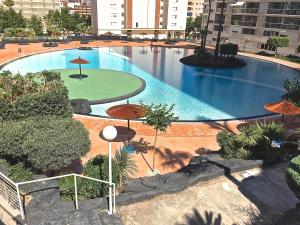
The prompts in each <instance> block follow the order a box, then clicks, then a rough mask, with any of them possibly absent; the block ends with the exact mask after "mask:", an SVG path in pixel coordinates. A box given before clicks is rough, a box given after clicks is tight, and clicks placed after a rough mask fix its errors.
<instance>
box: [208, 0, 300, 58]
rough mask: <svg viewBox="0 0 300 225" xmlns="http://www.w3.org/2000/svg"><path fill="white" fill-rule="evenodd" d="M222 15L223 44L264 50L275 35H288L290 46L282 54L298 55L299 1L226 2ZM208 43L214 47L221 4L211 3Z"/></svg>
mask: <svg viewBox="0 0 300 225" xmlns="http://www.w3.org/2000/svg"><path fill="white" fill-rule="evenodd" d="M225 2H226V5H225V9H224V16H223V26H222V29H223V32H222V35H221V38H222V41H223V42H231V43H236V44H238V45H239V49H240V50H242V51H243V50H244V51H253V52H255V51H261V50H265V49H268V48H267V46H266V45H265V43H266V42H267V39H268V38H269V37H270V36H272V35H279V36H288V37H289V38H290V46H289V47H287V48H280V49H279V53H282V54H296V53H297V52H296V49H297V47H298V45H299V44H300V0H288V1H284V0H262V1H256V0H243V1H234V0H226V1H225ZM211 3H212V7H211V16H210V20H209V26H208V30H209V34H208V37H207V40H208V43H209V44H212V45H214V44H215V41H216V39H217V33H218V27H219V22H220V19H221V6H222V1H220V0H212V1H211ZM208 10H209V4H208V0H205V3H204V24H206V22H207V15H208Z"/></svg>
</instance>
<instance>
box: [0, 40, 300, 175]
mask: <svg viewBox="0 0 300 225" xmlns="http://www.w3.org/2000/svg"><path fill="white" fill-rule="evenodd" d="M150 44H151V43H150V42H149V41H145V42H124V41H111V42H107V41H93V42H90V43H89V44H88V45H84V46H92V47H104V46H149V45H150ZM154 45H157V46H169V47H182V48H187V47H192V45H191V43H188V42H181V43H177V44H176V45H175V46H174V45H165V44H164V43H162V42H157V43H154ZM80 46H83V45H80V43H79V42H77V41H74V42H70V43H68V44H59V46H58V47H56V48H44V47H42V43H34V44H29V45H22V46H21V45H18V44H7V45H6V49H0V64H1V63H4V62H6V61H9V60H12V59H15V58H18V57H21V56H26V55H30V54H36V53H41V52H48V51H55V50H62V49H68V48H78V47H80ZM18 48H21V49H22V53H21V54H18ZM240 54H241V55H246V56H250V57H255V58H259V59H263V60H269V61H273V62H277V63H280V64H284V65H287V66H291V67H293V68H295V69H299V70H300V65H299V64H295V63H290V62H286V61H283V60H279V59H274V58H269V57H265V56H258V55H253V54H249V53H240ZM75 118H76V119H78V120H79V121H81V122H82V123H83V124H84V126H85V127H86V128H87V129H88V131H89V134H90V139H91V142H92V146H91V150H90V152H89V153H88V154H87V155H86V156H85V157H84V158H83V159H82V163H85V162H86V161H87V160H88V159H90V158H92V157H94V156H95V155H97V154H107V143H106V142H105V141H104V140H102V139H101V138H100V137H99V132H100V131H101V130H102V129H103V128H104V127H105V126H106V125H115V126H119V127H118V130H119V132H120V133H121V134H122V135H121V137H120V138H119V142H117V143H114V149H118V148H119V147H120V146H121V145H122V141H124V140H128V139H130V140H133V141H134V142H136V144H137V145H139V146H140V145H141V142H145V141H146V142H147V143H148V144H149V145H151V144H152V143H153V140H154V131H153V129H151V128H149V127H146V126H144V125H143V124H142V123H140V122H132V131H131V132H130V133H129V134H128V133H126V131H127V130H126V128H125V127H126V126H127V124H126V121H116V120H107V119H100V118H95V117H85V116H78V115H75ZM241 122H243V121H230V122H210V123H174V124H173V125H172V127H171V128H169V129H168V130H167V133H162V134H159V137H158V146H157V147H158V149H159V153H158V154H157V161H156V167H157V169H158V170H159V171H160V173H162V174H164V173H167V172H171V171H175V170H177V169H178V168H181V167H182V166H183V165H186V164H187V162H188V161H189V160H190V159H191V158H192V156H194V155H196V154H198V153H202V152H205V151H206V149H210V150H217V149H218V145H217V142H216V134H217V133H218V132H219V131H221V130H223V129H225V128H226V129H230V130H232V131H233V132H237V130H238V129H237V126H238V125H239V124H240V123H241ZM298 125H299V123H297V126H298ZM298 127H299V126H298ZM142 150H143V149H142ZM151 155H152V154H147V153H145V154H144V157H145V159H146V161H147V162H149V163H150V162H151V161H152V159H151ZM145 159H144V158H143V157H142V155H141V154H135V160H136V162H137V164H138V167H139V171H138V173H137V174H136V177H139V176H145V175H147V170H148V169H147V168H148V167H147V164H146V162H145Z"/></svg>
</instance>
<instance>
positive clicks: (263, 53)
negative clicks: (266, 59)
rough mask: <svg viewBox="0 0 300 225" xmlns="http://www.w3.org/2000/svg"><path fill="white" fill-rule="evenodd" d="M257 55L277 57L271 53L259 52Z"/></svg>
mask: <svg viewBox="0 0 300 225" xmlns="http://www.w3.org/2000/svg"><path fill="white" fill-rule="evenodd" d="M256 54H257V55H262V56H270V57H273V56H275V55H274V54H270V53H268V52H265V51H260V52H257V53H256Z"/></svg>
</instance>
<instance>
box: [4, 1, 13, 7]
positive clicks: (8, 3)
mask: <svg viewBox="0 0 300 225" xmlns="http://www.w3.org/2000/svg"><path fill="white" fill-rule="evenodd" d="M3 4H4V5H5V6H6V7H8V8H11V7H13V6H14V5H15V3H14V1H13V0H5V1H4V2H3Z"/></svg>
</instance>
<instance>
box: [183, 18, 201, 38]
mask: <svg viewBox="0 0 300 225" xmlns="http://www.w3.org/2000/svg"><path fill="white" fill-rule="evenodd" d="M201 26H202V16H196V17H195V18H194V19H193V18H192V17H188V18H187V20H186V30H185V32H186V35H189V34H190V33H191V32H193V31H195V30H197V31H198V32H200V30H201Z"/></svg>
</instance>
